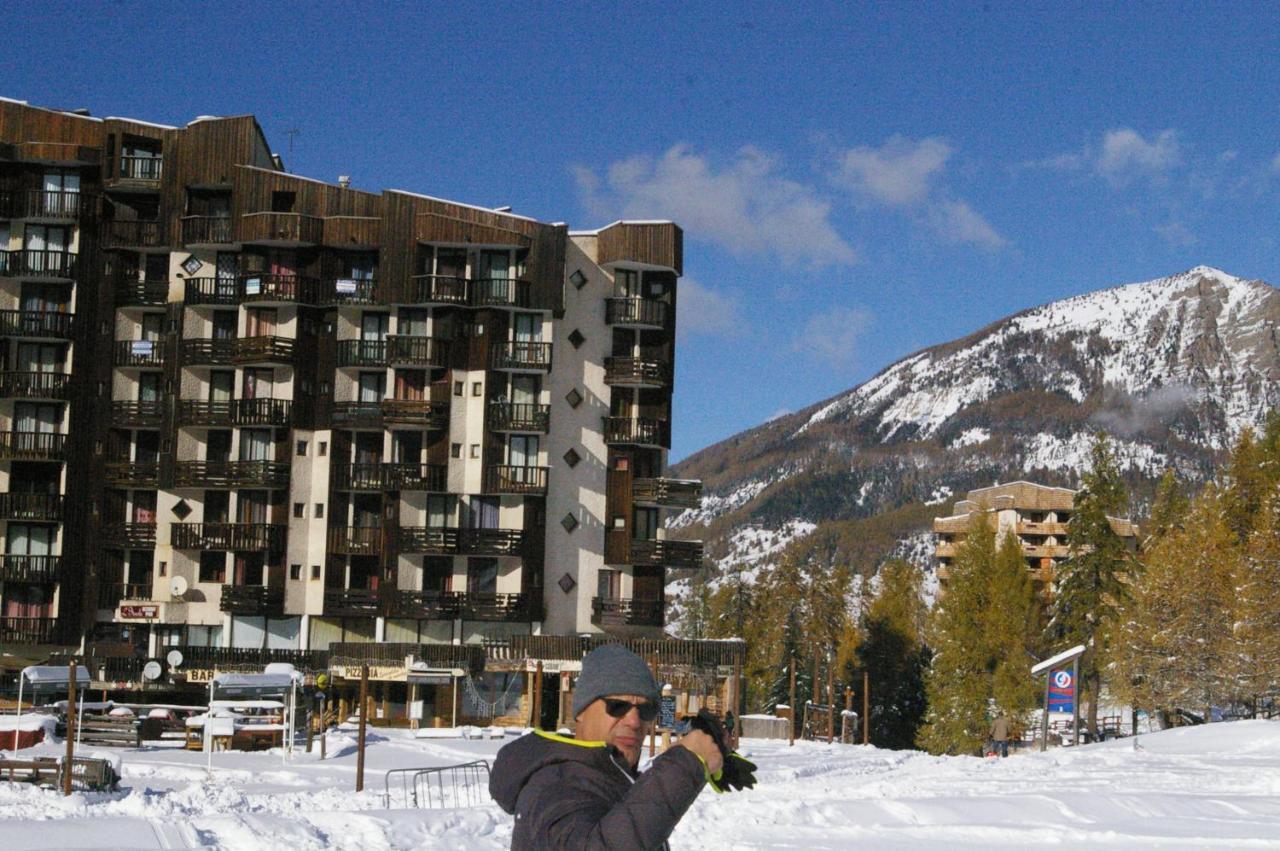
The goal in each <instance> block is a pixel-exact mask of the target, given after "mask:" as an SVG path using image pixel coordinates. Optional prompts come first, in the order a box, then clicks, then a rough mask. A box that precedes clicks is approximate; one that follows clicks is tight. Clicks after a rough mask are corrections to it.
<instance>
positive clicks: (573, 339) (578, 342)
mask: <svg viewBox="0 0 1280 851" xmlns="http://www.w3.org/2000/svg"><path fill="white" fill-rule="evenodd" d="M586 341H587V338H586V337H584V336H583V335H582V332H581V331H579V330H578V329H577V328H574V329H573V330H572V331H570V332H569V342H570V343H573V347H574V348H575V349H577V348H581V347H582V344H583V343H585V342H586Z"/></svg>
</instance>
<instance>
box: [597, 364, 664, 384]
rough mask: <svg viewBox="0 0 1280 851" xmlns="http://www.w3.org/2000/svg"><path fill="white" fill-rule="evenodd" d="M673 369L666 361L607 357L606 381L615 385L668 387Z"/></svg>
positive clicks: (605, 367)
mask: <svg viewBox="0 0 1280 851" xmlns="http://www.w3.org/2000/svg"><path fill="white" fill-rule="evenodd" d="M670 374H671V371H670V370H669V369H667V365H666V364H665V363H661V362H659V361H654V360H645V359H644V358H605V359H604V383H605V384H608V385H611V386H613V387H666V386H667V384H668V383H669V382H670Z"/></svg>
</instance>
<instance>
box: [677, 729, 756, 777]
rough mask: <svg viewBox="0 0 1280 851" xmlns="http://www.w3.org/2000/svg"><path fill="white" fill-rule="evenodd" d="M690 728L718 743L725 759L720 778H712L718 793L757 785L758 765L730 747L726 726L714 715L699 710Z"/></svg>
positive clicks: (717, 745)
mask: <svg viewBox="0 0 1280 851" xmlns="http://www.w3.org/2000/svg"><path fill="white" fill-rule="evenodd" d="M689 727H690V728H691V729H694V730H701V731H702V732H704V733H706V734H707V735H708V736H710V737H711V739H712V740H713V741H714V742H715V743H716V747H718V748H719V749H720V755H721V756H722V757H724V766H723V767H722V768H721V769H720V776H719V777H718V778H717V777H713V778H711V786H712V787H713V788H714V789H715V790H716V791H717V792H726V791H737V790H739V789H750V788H752V787H754V786H755V785H756V776H755V773H754V772H755V770H756V767H757V766H756V764H755V763H754V762H752V761H751V760H749V759H747V758H746V757H743V756H741V755H739V754H738V753H737V752H736V751H734V750H732V749H730V747H729V734H728V732H726V731H725V729H724V725H723V724H721V723H720V719H718V718H716V716H714V715H712V714H711V712H710V711H708V710H706V709H700V710H698V714H697V715H695V716H694V717H693V720H692V721H690V722H689Z"/></svg>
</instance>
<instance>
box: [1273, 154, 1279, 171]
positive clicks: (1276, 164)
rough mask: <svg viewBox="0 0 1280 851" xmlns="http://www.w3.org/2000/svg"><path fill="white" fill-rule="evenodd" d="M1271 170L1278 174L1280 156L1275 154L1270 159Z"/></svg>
mask: <svg viewBox="0 0 1280 851" xmlns="http://www.w3.org/2000/svg"><path fill="white" fill-rule="evenodd" d="M1271 170H1272V171H1275V172H1280V154H1276V155H1275V156H1274V157H1272V158H1271Z"/></svg>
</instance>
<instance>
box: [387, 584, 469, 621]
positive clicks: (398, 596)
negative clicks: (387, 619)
mask: <svg viewBox="0 0 1280 851" xmlns="http://www.w3.org/2000/svg"><path fill="white" fill-rule="evenodd" d="M461 614H462V599H461V595H460V594H455V593H451V592H449V591H401V590H398V589H397V590H396V592H395V593H394V594H393V595H392V598H391V617H395V618H433V619H438V620H453V619H454V618H457V617H460V616H461Z"/></svg>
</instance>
